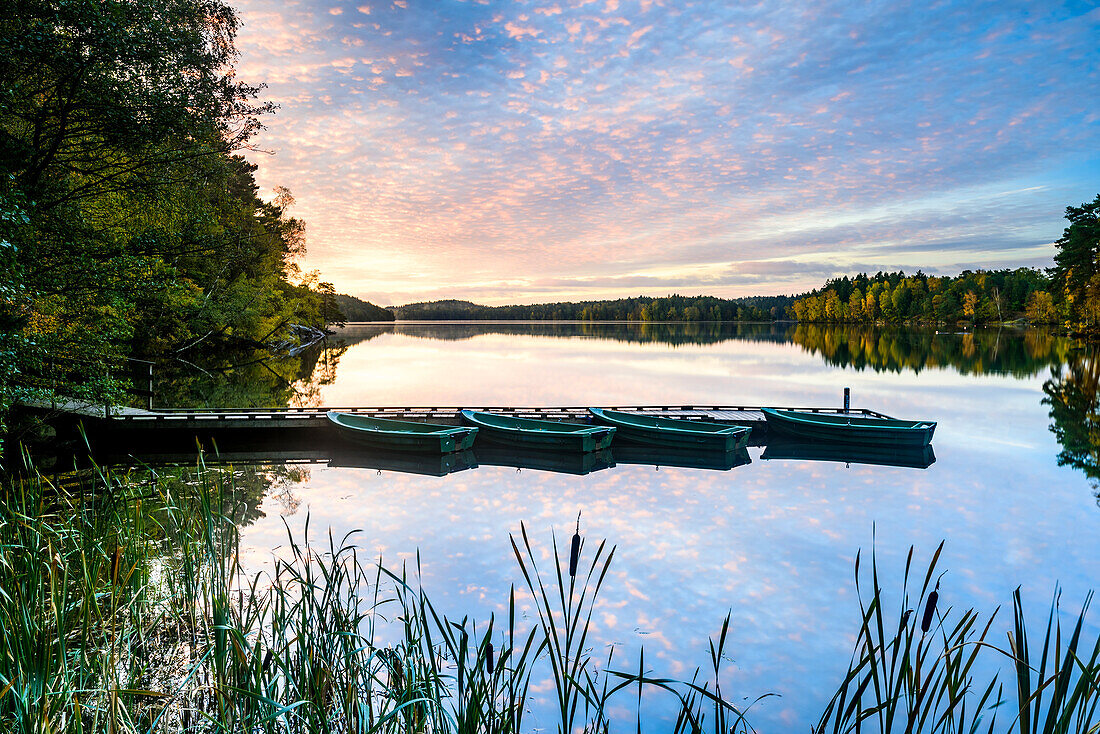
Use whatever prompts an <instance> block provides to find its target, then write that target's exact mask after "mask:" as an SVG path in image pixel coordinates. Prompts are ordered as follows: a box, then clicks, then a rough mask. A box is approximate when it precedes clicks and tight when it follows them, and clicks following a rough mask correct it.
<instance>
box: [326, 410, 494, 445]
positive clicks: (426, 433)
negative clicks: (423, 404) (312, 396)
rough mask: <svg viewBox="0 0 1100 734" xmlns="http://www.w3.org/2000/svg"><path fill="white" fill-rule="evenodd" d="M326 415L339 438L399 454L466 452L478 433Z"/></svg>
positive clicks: (455, 428) (409, 423)
mask: <svg viewBox="0 0 1100 734" xmlns="http://www.w3.org/2000/svg"><path fill="white" fill-rule="evenodd" d="M326 415H327V416H328V419H329V421H331V422H332V424H333V425H334V426H336V427H337V428H339V429H340V435H342V436H345V437H346V438H349V439H351V440H353V441H356V442H358V443H363V444H367V445H368V446H376V447H379V448H386V449H394V450H398V451H424V452H429V451H430V452H433V453H440V454H446V453H450V452H451V451H465V450H466V449H469V448H472V447H473V445H474V438H476V437H477V429H476V428H468V427H466V426H439V425H434V424H432V423H414V422H412V421H393V420H388V419H383V418H370V417H368V416H365V415H357V414H355V413H340V412H338V411H335V410H330V411H329V412H328V413H326Z"/></svg>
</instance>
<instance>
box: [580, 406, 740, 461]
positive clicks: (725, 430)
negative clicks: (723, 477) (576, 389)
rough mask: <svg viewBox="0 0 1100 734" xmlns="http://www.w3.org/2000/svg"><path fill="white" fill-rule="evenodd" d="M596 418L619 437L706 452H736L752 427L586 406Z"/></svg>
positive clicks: (637, 441)
mask: <svg viewBox="0 0 1100 734" xmlns="http://www.w3.org/2000/svg"><path fill="white" fill-rule="evenodd" d="M588 412H589V413H591V414H592V415H594V416H595V417H596V421H597V422H599V423H601V424H603V425H608V426H614V427H615V430H616V431H617V433H616V434H615V435H616V436H618V437H619V438H622V439H626V440H628V441H632V442H634V443H641V444H645V445H647V446H667V447H669V448H685V449H688V448H690V449H702V450H707V451H735V450H737V449H741V448H744V447H745V445H746V444H747V443H748V442H749V434H750V433H752V429H751V428H749V427H748V426H731V425H728V424H721V423H709V422H703V421H693V420H685V419H683V418H662V417H661V416H656V415H646V414H644V413H635V412H627V411H622V410H607V409H605V408H589V409H588Z"/></svg>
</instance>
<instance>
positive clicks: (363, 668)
mask: <svg viewBox="0 0 1100 734" xmlns="http://www.w3.org/2000/svg"><path fill="white" fill-rule="evenodd" d="M232 477H233V474H232V472H231V471H228V472H226V471H218V470H216V469H212V468H206V467H204V466H203V464H202V461H201V457H200V459H199V462H198V465H197V466H196V467H195V468H194V469H191V470H187V469H177V470H172V471H167V472H153V471H133V472H126V473H120V474H115V473H112V472H111V471H110V470H106V469H98V470H94V471H89V472H84V473H82V474H79V475H69V476H63V477H59V478H57V479H56V481H50V480H49V479H47V478H46V477H44V476H43V475H41V474H38V473H34V472H31V473H30V474H27V475H24V476H23V477H22V478H9V479H8V480H7V485H6V487H5V492H4V493H3V499H0V534H2V535H3V537H4V538H5V539H6V540H5V543H4V544H3V546H0V563H3V565H4V568H5V577H6V579H7V580H6V581H5V585H4V589H5V593H4V594H0V720H2V721H3V722H4V723H5V730H8V731H12V732H20V733H21V734H31V732H46V731H71V732H79V731H111V732H116V733H118V734H123V733H125V732H149V733H151V732H159V731H164V732H168V731H181V732H271V733H272V734H275V733H276V732H278V733H280V734H282V733H287V732H401V733H403V732H426V731H430V732H473V731H479V732H521V731H526V730H529V728H530V726H531V720H530V719H531V713H530V706H531V704H532V702H533V701H534V700H535V699H536V698H540V699H542V701H541V703H540V707H541V708H540V715H542V716H545V717H549V718H548V720H543V721H540V722H539V724H540V725H542V726H544V727H548V728H550V729H552V730H553V729H556V730H557V731H559V732H571V731H578V730H584V731H593V732H595V731H609V730H620V729H622V728H623V727H630V728H633V727H634V726H635V723H634V721H635V719H636V720H637V726H638V727H642V726H643V724H642V722H643V719H644V717H643V715H642V713H641V710H640V706H641V703H640V702H641V700H642V696H643V693H644V695H646V696H662V697H666V700H667V701H668V702H669V705H670V706H671V711H673V712H675V717H676V718H675V725H674V727H672V730H673V731H675V732H683V733H685V734H686V733H687V732H693V733H695V732H715V733H717V732H723V733H724V734H729V733H730V732H748V731H751V716H752V706H753V705H754V703H755V702H759V701H760V700H761V699H763V698H766V697H767V692H756V691H744V690H739V689H738V690H733V689H731V687H730V685H729V684H728V683H723V680H722V678H723V675H728V673H729V665H728V662H727V658H726V657H725V656H726V655H727V653H728V652H729V653H730V654H732V653H733V651H727V649H726V648H727V640H728V631H729V623H730V618H729V617H728V616H727V618H726V620H725V621H724V622H722V621H720V620H716V622H717V624H716V635H715V636H714V637H713V638H711V641H710V644H709V649H707V650H706V651H701V652H702V655H701V657H702V664H701V666H700V668H698V669H696V670H695V672H694V673H693V674H691V675H690V677H688V678H687V679H685V680H677V679H674V678H668V677H665V676H663V674H662V673H661V672H660V671H657V670H653V669H652V667H651V665H652V664H651V662H649V661H648V660H647V657H646V655H645V652H644V650H642V651H640V652H639V654H638V658H637V660H633V659H631V660H619V659H617V658H616V657H615V652H614V650H612V651H611V652H610V653H609V654H608V657H607V658H606V659H603V658H601V659H596V658H595V657H593V656H592V652H591V650H590V647H589V646H590V638H589V633H590V628H591V622H592V618H593V613H594V611H595V610H598V609H599V608H600V605H599V594H600V590H601V588H602V587H603V585H604V583H605V582H606V581H607V580H608V579H609V578H614V576H613V575H612V576H610V577H609V575H608V570H609V568H610V566H611V565H612V563H613V557H614V554H615V549H614V548H613V547H612V546H610V545H609V544H608V543H607V542H606V541H603V542H595V541H592V540H585V539H582V538H581V537H580V536H579V535H577V536H574V538H573V540H572V542H571V543H570V544H569V545H570V548H569V550H568V551H566V544H565V542H564V538H562V544H561V545H560V546H559V544H558V539H557V538H556V537H555V536H553V535H551V537H550V539H549V540H548V541H547V540H545V539H543V540H542V541H537V540H533V539H532V537H531V536H529V534H528V532H527V530H526V528H524V527H523V526H522V525H521V527H520V528H519V530H518V532H517V534H516V535H514V536H512V538H511V542H512V549H513V552H514V557H515V561H516V569H517V571H518V574H517V579H516V585H515V586H513V587H512V590H511V592H510V593H509V595H508V598H507V599H506V600H505V608H506V609H507V613H506V614H504V615H502V616H501V617H496V616H490V617H489V618H487V619H483V620H474V619H472V618H470V617H468V616H461V617H460V618H459V617H455V616H453V615H446V614H445V613H444V612H443V611H442V610H440V609H438V608H436V607H435V606H433V604H432V602H431V600H430V598H429V595H428V594H427V592H426V591H425V589H424V588H423V586H422V585H420V584H419V582H418V581H417V580H416V579H417V577H418V575H417V574H416V573H411V572H414V571H415V570H416V569H406V568H402V569H389V568H387V567H385V566H384V565H382V563H381V562H380V561H378V562H374V561H370V560H368V559H366V558H364V557H363V556H362V555H361V553H360V551H358V550H357V549H356V546H355V544H354V537H353V536H351V535H349V536H347V537H344V538H341V539H337V538H333V537H332V536H331V535H330V536H329V537H328V538H327V540H325V541H324V542H322V544H320V545H312V544H310V543H309V542H308V540H309V524H308V522H307V523H306V530H305V533H306V537H305V538H301V539H296V538H293V537H291V538H290V539H289V543H288V545H287V546H285V548H284V551H283V552H282V554H281V556H279V557H277V559H276V562H275V566H274V569H273V570H272V571H271V572H269V573H256V574H249V573H247V572H246V571H245V570H244V569H243V568H242V567H241V565H240V562H239V555H238V554H239V536H238V531H237V528H238V525H237V523H239V522H240V518H238V517H235V514H236V513H237V509H236V505H237V500H235V498H234V487H233V486H232V481H233V480H232ZM578 530H579V528H578ZM546 545H548V546H549V548H546V547H544V546H546ZM942 547H943V546H942V544H941V546H940V548H938V549H936V551H935V553H934V554H933V555H932V556H931V559H930V560H929V562H928V563H927V566H926V567H924V568H923V569H921V568H920V566H918V565H917V561H916V560H915V553H914V551H913V550H912V549H910V553H909V556H908V558H907V559H906V561H905V568H904V574H903V576H902V583H901V587H900V588H887V587H886V586H884V585H883V584H882V583H881V582H880V569H879V565H878V562H877V560H876V559H875V557H874V555H873V554H872V556H871V558H870V562H869V563H868V562H867V559H863V558H861V557H860V555H858V554H857V556H856V561H855V580H856V587H857V591H858V592H859V593H858V600H859V603H858V609H855V608H853V610H852V614H853V631H854V632H855V645H854V648H853V653H852V658H851V661H850V663H849V666H848V669H847V672H846V674H845V675H844V677H843V678H842V679H841V680H840V681H839V682H838V684H837V689H836V692H835V695H833V696H832V697H831V698H830V699H829V700H828V701H827V703H826V704H825V706H824V709H823V711H822V712H821V715H820V718H819V719H818V721H816V722H808V723H810V725H811V726H812V731H814V732H820V733H822V734H824V733H825V732H855V731H860V730H861V729H862V728H864V727H869V728H873V729H876V730H882V731H900V730H902V729H903V728H904V730H905V731H907V732H918V733H919V732H960V731H979V730H981V731H986V730H988V731H991V732H993V731H1014V732H1015V731H1019V732H1027V733H1028V734H1031V733H1032V732H1051V733H1053V732H1079V733H1081V734H1084V733H1085V732H1092V731H1095V721H1096V716H1097V711H1098V708H1097V707H1098V704H1100V638H1097V639H1095V640H1094V639H1092V633H1088V632H1086V631H1085V630H1086V629H1092V628H1094V626H1093V625H1091V623H1089V624H1086V615H1087V614H1088V607H1089V601H1090V599H1091V595H1090V597H1089V598H1088V599H1086V600H1084V605H1083V606H1082V607H1081V608H1080V611H1079V613H1075V612H1073V611H1070V612H1067V613H1064V612H1062V610H1061V608H1060V606H1059V603H1058V596H1057V593H1056V595H1055V603H1054V604H1053V605H1052V606H1051V610H1050V615H1049V617H1048V619H1047V621H1046V625H1045V626H1044V625H1042V624H1040V625H1039V626H1038V627H1037V628H1036V627H1034V626H1031V627H1029V626H1028V623H1027V622H1025V619H1024V615H1023V607H1024V604H1023V601H1022V592H1021V591H1020V590H1017V592H1016V593H1015V595H1014V597H1013V599H1012V614H1011V618H1010V619H1009V620H1007V621H1006V624H1007V633H1008V642H1007V644H1004V643H999V642H994V641H993V638H992V637H991V630H994V629H998V628H997V626H996V620H995V617H996V612H993V613H992V614H982V613H979V612H977V611H975V610H973V609H967V610H959V609H956V608H953V605H952V603H951V601H950V600H949V599H946V598H940V596H941V593H943V594H944V595H945V596H946V594H947V592H946V591H945V592H941V591H939V589H940V583H941V580H942V578H943V572H942V571H941V570H940V569H939V567H938V559H939V556H940V551H941V550H942ZM547 559H549V560H547ZM1029 591H1030V590H1029ZM1064 622H1065V623H1066V624H1067V625H1068V626H1063V623H1064ZM998 634H999V633H998ZM990 666H992V668H991V667H990ZM992 669H1000V670H1001V675H1000V676H999V677H996V676H994V677H989V676H990V675H991V674H989V673H988V672H987V671H989V670H992ZM979 671H983V672H979ZM536 690H538V691H540V693H538V694H535V693H534V691H536ZM746 696H748V697H747V698H746ZM754 697H755V698H754ZM735 702H736V703H735ZM630 708H635V709H636V711H635V713H632V714H627V715H626V716H627V718H626V720H624V719H623V718H622V717H623V713H622V711H623V710H627V711H629V709H630ZM617 717H618V718H617Z"/></svg>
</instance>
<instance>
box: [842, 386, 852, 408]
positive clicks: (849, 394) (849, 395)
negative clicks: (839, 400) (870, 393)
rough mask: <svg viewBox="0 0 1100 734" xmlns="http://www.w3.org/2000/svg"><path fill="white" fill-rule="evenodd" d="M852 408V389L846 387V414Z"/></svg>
mask: <svg viewBox="0 0 1100 734" xmlns="http://www.w3.org/2000/svg"><path fill="white" fill-rule="evenodd" d="M851 407H852V388H850V387H846V388H844V412H845V413H847V412H849V409H850V408H851Z"/></svg>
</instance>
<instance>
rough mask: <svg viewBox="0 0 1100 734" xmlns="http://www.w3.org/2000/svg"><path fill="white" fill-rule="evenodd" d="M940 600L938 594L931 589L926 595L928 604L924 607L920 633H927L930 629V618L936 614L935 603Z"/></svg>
mask: <svg viewBox="0 0 1100 734" xmlns="http://www.w3.org/2000/svg"><path fill="white" fill-rule="evenodd" d="M939 598H940V592H939V591H937V590H936V589H932V593H931V594H929V595H928V603H927V604H925V605H924V617H923V618H922V619H921V621H920V631H921V632H927V631H928V630H929V629H930V628H931V627H932V617H933V616H935V614H936V602H937V601H938V600H939Z"/></svg>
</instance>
